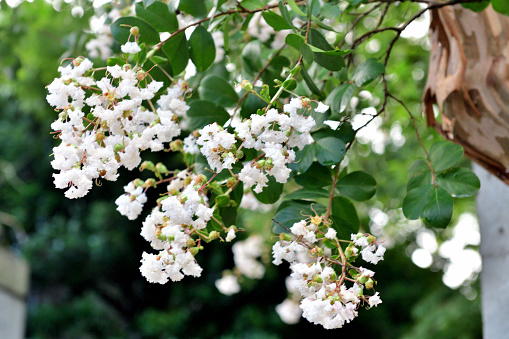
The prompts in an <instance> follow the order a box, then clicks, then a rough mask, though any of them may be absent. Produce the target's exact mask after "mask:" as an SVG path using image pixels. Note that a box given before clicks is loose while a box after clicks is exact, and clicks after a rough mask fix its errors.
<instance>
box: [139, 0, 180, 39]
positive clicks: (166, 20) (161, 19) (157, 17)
mask: <svg viewBox="0 0 509 339" xmlns="http://www.w3.org/2000/svg"><path fill="white" fill-rule="evenodd" d="M146 7H147V8H146ZM135 8H136V16H137V17H139V18H141V19H143V20H145V21H146V22H149V23H150V25H152V27H154V28H155V29H156V30H157V31H159V32H170V33H173V32H175V31H176V30H177V29H178V28H179V24H178V20H177V15H176V14H175V13H170V11H169V10H168V5H166V4H164V3H163V2H161V1H156V2H154V3H153V4H152V5H150V7H148V6H143V5H142V4H141V3H140V2H138V3H137V4H136V6H135Z"/></svg>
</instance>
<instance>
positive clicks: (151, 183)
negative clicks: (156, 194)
mask: <svg viewBox="0 0 509 339" xmlns="http://www.w3.org/2000/svg"><path fill="white" fill-rule="evenodd" d="M156 186H157V185H156V179H154V178H150V179H147V180H146V181H145V183H143V185H141V187H143V188H148V187H156Z"/></svg>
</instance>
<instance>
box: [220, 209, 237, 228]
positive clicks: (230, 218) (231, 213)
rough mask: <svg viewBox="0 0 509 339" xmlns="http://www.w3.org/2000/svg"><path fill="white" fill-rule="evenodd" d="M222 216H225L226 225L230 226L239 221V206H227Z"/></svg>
mask: <svg viewBox="0 0 509 339" xmlns="http://www.w3.org/2000/svg"><path fill="white" fill-rule="evenodd" d="M221 218H223V222H224V225H225V226H226V227H230V226H231V225H235V224H236V223H237V207H225V208H223V209H222V212H221Z"/></svg>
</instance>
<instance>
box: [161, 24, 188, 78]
mask: <svg viewBox="0 0 509 339" xmlns="http://www.w3.org/2000/svg"><path fill="white" fill-rule="evenodd" d="M161 49H162V50H163V52H164V53H166V55H167V56H168V60H169V62H170V65H171V69H172V74H173V75H178V74H180V73H181V72H183V71H184V70H185V69H186V67H187V63H188V62H189V54H188V46H187V40H186V34H185V33H184V32H180V33H178V34H176V35H174V36H172V37H171V38H170V40H168V41H166V42H165V43H164V44H163V47H162V48H161Z"/></svg>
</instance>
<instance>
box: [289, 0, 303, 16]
mask: <svg viewBox="0 0 509 339" xmlns="http://www.w3.org/2000/svg"><path fill="white" fill-rule="evenodd" d="M286 2H287V3H288V5H290V8H291V9H292V11H293V12H294V13H295V14H297V15H300V16H306V13H304V12H303V11H302V10H301V9H300V8H299V6H297V4H296V3H295V0H288V1H286Z"/></svg>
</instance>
